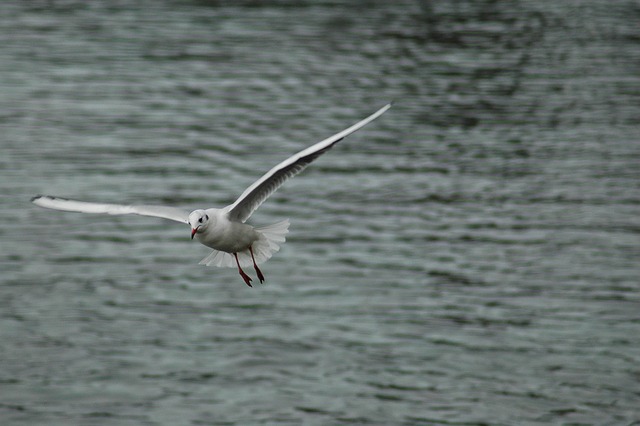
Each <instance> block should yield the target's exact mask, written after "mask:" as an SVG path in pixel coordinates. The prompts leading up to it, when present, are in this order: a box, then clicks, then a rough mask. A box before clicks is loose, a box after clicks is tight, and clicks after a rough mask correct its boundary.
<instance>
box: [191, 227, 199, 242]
mask: <svg viewBox="0 0 640 426" xmlns="http://www.w3.org/2000/svg"><path fill="white" fill-rule="evenodd" d="M196 232H198V228H195V229H192V230H191V239H192V240H193V236H194V235H196Z"/></svg>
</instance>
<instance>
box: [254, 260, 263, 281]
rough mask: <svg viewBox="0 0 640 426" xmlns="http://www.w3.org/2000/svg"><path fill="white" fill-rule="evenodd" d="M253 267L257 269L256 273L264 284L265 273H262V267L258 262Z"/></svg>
mask: <svg viewBox="0 0 640 426" xmlns="http://www.w3.org/2000/svg"><path fill="white" fill-rule="evenodd" d="M253 268H254V269H255V270H256V274H257V275H258V279H259V280H260V284H262V283H263V282H264V275H263V274H262V271H261V270H260V268H258V265H256V264H254V265H253Z"/></svg>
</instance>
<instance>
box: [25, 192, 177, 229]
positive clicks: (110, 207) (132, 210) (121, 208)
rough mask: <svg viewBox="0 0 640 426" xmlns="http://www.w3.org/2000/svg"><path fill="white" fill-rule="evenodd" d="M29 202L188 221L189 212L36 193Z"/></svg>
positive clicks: (52, 207) (69, 210)
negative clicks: (92, 201)
mask: <svg viewBox="0 0 640 426" xmlns="http://www.w3.org/2000/svg"><path fill="white" fill-rule="evenodd" d="M31 202H32V203H33V204H35V205H37V206H40V207H45V208H48V209H53V210H63V211H68V212H79V213H103V214H112V215H122V214H137V215H140V216H152V217H160V218H163V219H169V220H173V221H176V222H181V223H189V212H188V211H186V210H182V209H179V208H175V207H167V206H150V205H138V206H136V205H130V206H129V205H122V204H102V203H88V202H85V201H76V200H69V199H67V198H60V197H52V196H50V195H38V196H36V197H33V198H32V199H31Z"/></svg>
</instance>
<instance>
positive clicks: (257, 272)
mask: <svg viewBox="0 0 640 426" xmlns="http://www.w3.org/2000/svg"><path fill="white" fill-rule="evenodd" d="M249 253H251V260H253V269H255V270H256V274H258V279H259V280H260V284H262V283H263V282H264V275H262V271H261V270H260V268H258V265H257V264H256V259H255V257H253V248H252V247H251V246H249Z"/></svg>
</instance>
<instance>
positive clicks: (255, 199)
mask: <svg viewBox="0 0 640 426" xmlns="http://www.w3.org/2000/svg"><path fill="white" fill-rule="evenodd" d="M389 108H391V104H387V105H385V106H384V107H382V108H380V109H379V110H378V111H376V112H375V113H373V114H371V115H370V116H369V117H367V118H365V119H364V120H362V121H360V122H358V123H356V124H354V125H353V126H351V127H349V128H348V129H346V130H343V131H341V132H340V133H337V134H335V135H333V136H331V137H330V138H327V139H325V140H323V141H321V142H318V143H317V144H315V145H312V146H310V147H309V148H307V149H304V150H302V151H300V152H298V153H297V154H295V155H293V156H291V157H289V158H287V159H286V160H284V161H283V162H282V163H280V164H278V165H277V166H275V167H274V168H272V169H271V170H269V171H268V172H267V173H265V174H264V176H262V177H261V178H260V179H258V180H257V181H256V182H255V183H254V184H253V185H251V186H250V187H249V188H247V189H246V190H245V191H244V192H243V193H242V195H240V197H239V198H238V199H237V200H236V201H235V202H234V203H233V204H231V205H230V206H227V207H226V209H227V214H228V216H229V219H231V220H235V221H239V222H244V221H246V220H247V219H248V218H249V217H250V216H251V214H252V213H253V212H254V211H255V210H256V209H257V208H258V207H260V205H261V204H262V203H263V202H264V201H265V200H266V199H267V198H269V196H270V195H271V194H273V193H274V192H275V191H276V190H277V189H278V188H279V187H280V186H281V185H282V184H283V183H285V181H286V180H287V179H289V178H291V177H293V176H295V175H297V174H298V173H300V172H301V171H302V170H304V169H305V168H306V167H307V166H308V165H309V164H311V162H312V161H313V160H315V159H316V158H318V157H319V156H321V155H322V154H324V153H325V152H327V151H328V150H329V149H331V147H333V146H334V145H335V144H337V143H338V142H340V141H341V140H342V139H344V138H345V137H347V136H349V135H350V134H351V133H353V132H355V131H356V130H358V129H360V128H362V127H364V126H365V125H367V124H369V123H370V122H372V121H373V120H375V119H376V118H378V117H380V116H381V115H382V114H384V113H385V112H386V111H387V110H388V109H389Z"/></svg>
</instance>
